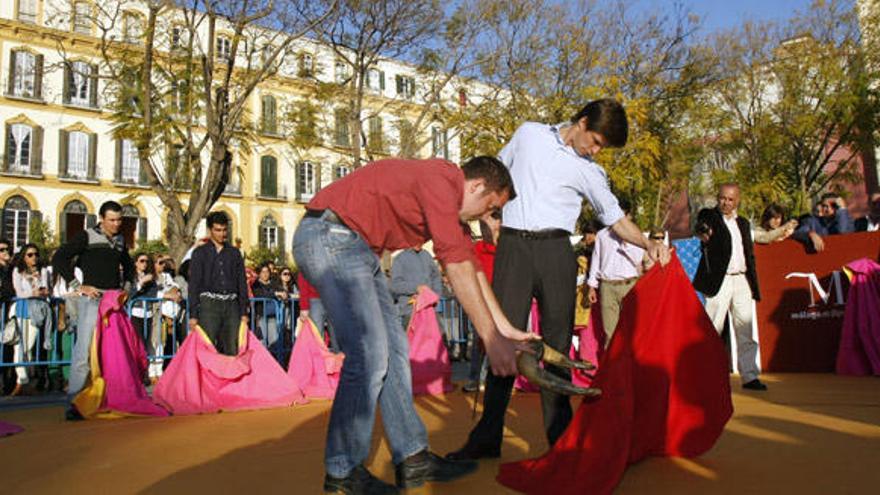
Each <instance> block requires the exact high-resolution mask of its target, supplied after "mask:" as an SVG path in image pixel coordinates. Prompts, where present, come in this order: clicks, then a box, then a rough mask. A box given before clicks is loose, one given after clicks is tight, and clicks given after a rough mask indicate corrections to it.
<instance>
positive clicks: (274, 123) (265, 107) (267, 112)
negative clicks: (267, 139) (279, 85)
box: [260, 95, 278, 134]
mask: <svg viewBox="0 0 880 495" xmlns="http://www.w3.org/2000/svg"><path fill="white" fill-rule="evenodd" d="M276 107H277V103H276V101H275V97H274V96H272V95H263V98H262V108H261V112H260V113H261V116H262V118H261V120H262V128H263V133H265V134H277V133H278V118H277V112H276Z"/></svg>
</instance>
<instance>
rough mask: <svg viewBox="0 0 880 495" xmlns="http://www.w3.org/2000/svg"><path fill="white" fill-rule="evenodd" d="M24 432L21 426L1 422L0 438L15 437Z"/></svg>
mask: <svg viewBox="0 0 880 495" xmlns="http://www.w3.org/2000/svg"><path fill="white" fill-rule="evenodd" d="M23 431H24V428H22V427H21V426H18V425H14V424H12V423H5V422H3V421H0V437H5V436H9V435H15V434H16V433H21V432H23Z"/></svg>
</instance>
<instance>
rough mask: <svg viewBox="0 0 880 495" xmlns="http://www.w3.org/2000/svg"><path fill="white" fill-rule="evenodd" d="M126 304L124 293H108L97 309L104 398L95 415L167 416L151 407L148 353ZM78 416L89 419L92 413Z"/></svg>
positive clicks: (109, 291)
mask: <svg viewBox="0 0 880 495" xmlns="http://www.w3.org/2000/svg"><path fill="white" fill-rule="evenodd" d="M125 300H126V295H125V293H124V292H122V291H118V290H108V291H106V292H104V296H103V297H102V298H101V302H100V304H99V305H98V320H97V322H96V326H95V334H94V339H95V342H94V344H95V345H96V346H97V350H98V356H99V359H100V365H99V369H100V373H101V377H102V378H103V379H104V397H103V400H102V401H101V406H100V408H99V409H98V410H97V411H95V412H94V414H97V415H102V414H110V415H114V414H121V415H138V416H167V415H168V412H167V411H165V410H164V409H162V408H161V407H159V406H158V405H156V404H154V403H153V401H152V400H151V399H150V396H149V395H148V394H147V389H146V387H144V382H143V378H144V376H145V374H146V371H147V365H148V362H147V353H146V351H145V350H144V344H143V342H142V341H141V339H140V337H139V336H138V335H137V333H136V332H135V330H134V327H133V326H132V324H131V320H130V319H129V318H128V315H127V314H126V313H125V310H124V308H123V305H124V303H125ZM80 412H81V413H82V414H83V415H84V416H90V415H92V414H89V413H91V411H80Z"/></svg>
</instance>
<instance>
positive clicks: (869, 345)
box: [837, 258, 880, 376]
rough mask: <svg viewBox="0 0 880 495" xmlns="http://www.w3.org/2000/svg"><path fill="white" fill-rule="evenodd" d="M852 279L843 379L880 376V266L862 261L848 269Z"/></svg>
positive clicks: (840, 360) (841, 358) (840, 367)
mask: <svg viewBox="0 0 880 495" xmlns="http://www.w3.org/2000/svg"><path fill="white" fill-rule="evenodd" d="M846 268H847V269H848V272H849V274H850V275H851V277H850V287H849V293H848V295H847V301H846V312H845V313H844V316H843V328H842V330H841V334H840V347H839V350H838V351H837V372H838V373H839V374H841V375H857V376H867V375H880V264H877V263H875V262H874V261H872V260H870V259H868V258H862V259H860V260H857V261H853V262H850V263H848V264H847V265H846Z"/></svg>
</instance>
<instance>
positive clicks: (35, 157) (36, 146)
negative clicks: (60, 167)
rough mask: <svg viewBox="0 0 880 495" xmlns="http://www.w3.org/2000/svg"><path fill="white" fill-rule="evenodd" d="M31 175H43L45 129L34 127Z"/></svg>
mask: <svg viewBox="0 0 880 495" xmlns="http://www.w3.org/2000/svg"><path fill="white" fill-rule="evenodd" d="M31 139H32V141H31V173H32V174H34V175H41V174H42V173H43V128H42V127H40V126H34V127H33V128H32V129H31Z"/></svg>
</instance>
